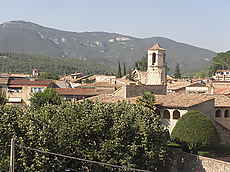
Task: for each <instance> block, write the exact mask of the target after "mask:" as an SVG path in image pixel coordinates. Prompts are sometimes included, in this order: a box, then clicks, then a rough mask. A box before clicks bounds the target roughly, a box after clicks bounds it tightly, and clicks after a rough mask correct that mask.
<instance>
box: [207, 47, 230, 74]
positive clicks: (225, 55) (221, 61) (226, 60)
mask: <svg viewBox="0 0 230 172" xmlns="http://www.w3.org/2000/svg"><path fill="white" fill-rule="evenodd" d="M220 69H230V51H227V52H222V53H218V54H217V56H216V57H214V58H213V60H212V64H211V66H210V69H209V73H210V75H212V74H213V73H214V72H215V71H216V70H220Z"/></svg>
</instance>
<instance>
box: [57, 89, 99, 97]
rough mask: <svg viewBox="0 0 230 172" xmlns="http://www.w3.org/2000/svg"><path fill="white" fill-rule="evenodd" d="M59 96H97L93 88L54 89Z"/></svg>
mask: <svg viewBox="0 0 230 172" xmlns="http://www.w3.org/2000/svg"><path fill="white" fill-rule="evenodd" d="M55 90H56V91H57V92H58V93H59V94H60V95H85V96H86V95H90V96H94V95H97V92H96V89H95V88H56V89H55Z"/></svg>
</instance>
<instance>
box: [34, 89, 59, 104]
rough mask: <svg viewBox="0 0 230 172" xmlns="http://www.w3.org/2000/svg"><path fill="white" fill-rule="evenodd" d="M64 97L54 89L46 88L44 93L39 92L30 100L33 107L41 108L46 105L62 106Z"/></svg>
mask: <svg viewBox="0 0 230 172" xmlns="http://www.w3.org/2000/svg"><path fill="white" fill-rule="evenodd" d="M61 102H62V97H61V96H60V95H59V94H58V93H57V92H56V91H55V90H54V89H53V88H46V89H45V90H44V91H43V92H37V93H34V94H33V95H32V97H31V98H30V103H31V106H32V107H36V108H38V107H41V106H44V105H45V104H52V105H60V104H61Z"/></svg>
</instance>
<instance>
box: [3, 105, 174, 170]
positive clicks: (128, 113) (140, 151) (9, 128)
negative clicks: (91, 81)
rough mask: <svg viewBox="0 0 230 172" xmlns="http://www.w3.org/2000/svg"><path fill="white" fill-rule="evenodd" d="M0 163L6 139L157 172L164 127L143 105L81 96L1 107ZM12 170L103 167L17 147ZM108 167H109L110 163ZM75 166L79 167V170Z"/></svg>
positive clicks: (163, 145) (5, 151) (163, 151)
mask: <svg viewBox="0 0 230 172" xmlns="http://www.w3.org/2000/svg"><path fill="white" fill-rule="evenodd" d="M0 123H1V125H0V135H1V139H0V152H1V154H0V156H1V158H0V168H1V170H3V171H7V170H8V160H9V146H8V145H9V142H10V139H11V137H12V136H13V135H16V136H17V145H22V146H24V147H31V148H35V149H40V150H43V151H49V152H54V153H60V154H64V155H69V156H73V157H78V158H83V159H89V160H95V161H102V162H106V163H111V164H117V165H121V166H123V165H125V166H128V167H133V168H140V169H146V170H151V171H159V169H160V168H161V167H162V166H164V165H165V163H166V158H167V157H166V155H167V143H168V141H169V134H168V130H166V129H165V128H164V127H163V126H162V125H161V122H160V118H159V116H158V115H156V114H155V113H154V111H152V110H150V109H149V108H146V107H144V106H142V105H135V104H129V103H125V102H120V103H106V104H105V103H99V102H91V101H83V102H80V103H77V104H65V103H63V104H60V105H52V104H47V105H44V106H42V107H41V108H37V109H34V108H23V107H16V106H14V107H13V106H12V107H10V106H5V107H4V108H0ZM16 156H17V158H16V168H17V169H16V170H17V171H25V172H37V171H57V172H59V171H60V172H61V171H64V169H66V168H73V169H79V168H81V167H83V166H88V167H89V168H93V169H94V171H98V172H99V171H100V172H101V171H102V172H103V171H104V172H105V171H108V169H106V168H105V167H102V166H98V165H93V164H91V163H87V164H85V163H83V162H80V161H75V160H70V159H67V158H61V157H55V156H51V155H47V154H42V153H38V152H36V151H32V150H28V149H25V148H23V147H20V146H17V151H16ZM109 170H111V171H112V169H111V168H110V169H109ZM79 171H80V170H79Z"/></svg>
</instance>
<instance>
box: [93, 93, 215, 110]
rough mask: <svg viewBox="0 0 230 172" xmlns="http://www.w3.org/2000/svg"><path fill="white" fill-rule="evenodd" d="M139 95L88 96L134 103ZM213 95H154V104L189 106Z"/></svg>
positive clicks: (211, 98)
mask: <svg viewBox="0 0 230 172" xmlns="http://www.w3.org/2000/svg"><path fill="white" fill-rule="evenodd" d="M138 98H140V96H137V97H132V98H122V97H119V96H115V95H113V94H103V95H99V96H95V97H91V98H89V100H92V101H99V102H104V103H116V102H119V101H127V102H130V103H136V101H137V99H138ZM213 99H214V97H210V96H208V95H204V94H167V95H155V104H156V105H160V106H164V107H176V108H178V107H179V108H180V107H181V108H183V107H191V106H194V105H198V104H201V103H203V102H206V101H209V100H213Z"/></svg>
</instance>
